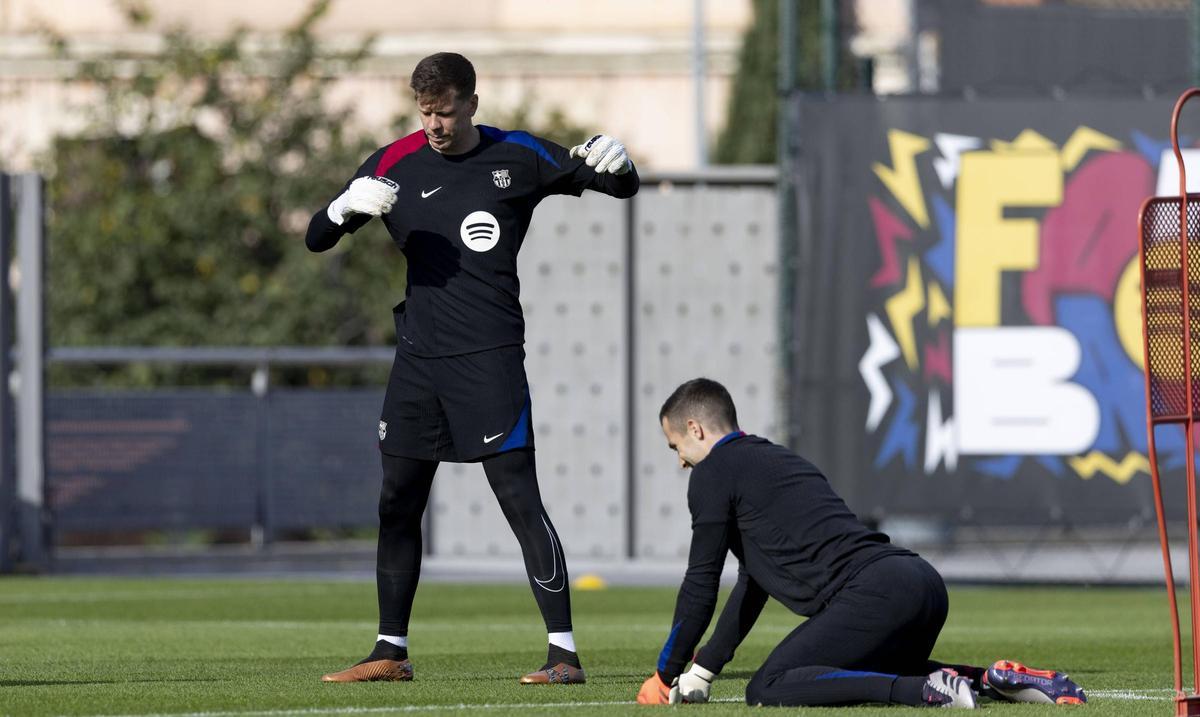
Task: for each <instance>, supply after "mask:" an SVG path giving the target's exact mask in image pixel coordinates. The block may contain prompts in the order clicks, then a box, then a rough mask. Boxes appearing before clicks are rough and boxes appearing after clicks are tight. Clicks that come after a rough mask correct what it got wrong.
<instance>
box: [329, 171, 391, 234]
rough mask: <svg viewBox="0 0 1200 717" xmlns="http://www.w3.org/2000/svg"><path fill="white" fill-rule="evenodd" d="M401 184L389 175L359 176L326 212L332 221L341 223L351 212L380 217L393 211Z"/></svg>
mask: <svg viewBox="0 0 1200 717" xmlns="http://www.w3.org/2000/svg"><path fill="white" fill-rule="evenodd" d="M399 191H400V185H399V184H396V183H395V182H393V181H392V180H390V179H388V178H387V177H359V178H358V179H356V180H354V181H353V182H351V183H350V187H349V188H348V189H346V191H345V192H343V193H342V195H341V196H340V197H338V198H337V199H335V200H333V203H331V204H330V205H329V209H328V210H327V211H326V213H327V214H328V215H329V219H330V221H332V222H333V223H334V224H337V225H339V226H340V225H341V223H342V222H344V221H346V218H347V217H349V216H350V215H351V214H370V215H371V216H373V217H378V216H381V215H383V214H387V213H388V212H390V211H392V205H393V204H395V203H396V193H397V192H399Z"/></svg>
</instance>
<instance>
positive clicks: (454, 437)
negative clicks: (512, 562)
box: [305, 52, 638, 684]
mask: <svg viewBox="0 0 1200 717" xmlns="http://www.w3.org/2000/svg"><path fill="white" fill-rule="evenodd" d="M411 86H412V89H413V92H414V94H415V98H416V103H417V108H418V110H419V111H420V115H421V125H422V130H421V131H419V132H414V133H413V134H410V135H408V136H407V137H403V138H401V139H398V140H396V141H395V142H393V143H391V144H389V145H387V146H385V147H381V148H380V149H379V150H377V151H376V152H375V153H374V154H372V155H371V156H370V157H369V158H368V159H367V161H366V162H364V163H363V165H362V166H361V167H359V169H358V171H357V172H356V173H355V175H354V178H353V179H352V180H351V181H350V182H349V183H348V184H347V185H346V187H345V189H344V190H343V191H342V193H341V194H339V195H338V196H337V198H335V199H334V200H333V201H332V202H331V203H330V204H329V206H328V208H326V209H322V210H321V211H319V212H317V214H316V215H315V216H313V218H312V221H311V222H310V223H309V226H308V234H307V236H306V237H305V241H306V243H307V245H308V248H309V249H310V250H312V251H315V252H321V251H325V250H327V249H330V248H332V247H333V246H334V245H335V244H336V243H337V242H338V240H339V239H340V238H341V237H342V236H343V235H345V234H348V233H353V232H355V231H357V230H358V229H359V228H360V227H362V226H363V225H364V224H366V223H367V222H368V221H370V220H371V218H372V217H379V218H380V219H381V220H382V221H383V223H384V226H386V227H387V229H388V232H389V233H390V234H391V235H392V238H393V239H394V240H395V241H396V244H397V245H398V246H399V247H400V249H401V251H403V252H404V254H405V257H406V258H407V260H408V284H407V287H406V289H405V292H404V293H405V296H404V301H402V302H401V303H400V304H399V305H397V306H396V308H395V309H393V313H394V315H395V322H396V335H397V338H398V341H397V350H396V358H395V362H394V363H393V365H392V371H391V375H390V377H389V379H388V387H387V394H386V397H385V398H384V402H383V411H382V414H381V415H380V419H379V448H380V451H381V452H382V454H383V455H382V458H383V486H382V489H381V491H380V497H379V546H378V554H377V558H376V584H377V589H378V598H379V635H378V637H377V640H376V643H375V648H374V650H373V651H372V652H371V654H370V655H368V656H367V657H366V659H364V660H362V661H361V662H359V663H358V664H356V665H354V666H352V667H350V668H348V669H345V670H342V671H341V672H335V673H332V674H328V675H325V676H324V677H323V678H322V679H323V680H325V681H327V682H361V681H369V680H411V679H412V675H413V670H412V663H411V662H409V659H408V621H409V615H410V614H411V612H412V603H413V596H414V594H415V593H416V589H417V580H418V578H419V576H420V569H421V552H422V547H421V516H422V514H423V513H424V512H425V505H426V503H427V502H428V499H429V489H430V486H431V484H432V482H433V475H434V472H435V471H436V470H437V466H438V463H439V462H440V461H454V462H482V463H483V469H484V472H485V473H486V474H487V479H488V483H489V484H490V485H491V487H492V491H493V492H494V493H495V494H496V499H497V500H498V501H499V503H500V507H501V509H502V510H503V511H504V516H505V518H507V519H508V523H509V526H510V527H511V528H512V530H513V533H514V534H516V536H517V541H518V542H519V543H520V545H521V554H522V555H523V556H524V559H525V569H526V571H527V573H528V575H529V585H530V588H532V590H533V595H534V598H535V599H536V601H537V604H538V608H539V609H540V610H541V613H542V618H543V619H544V621H545V623H546V630H547V632H548V633H549V635H548V640H549V646H548V654H547V658H546V664H545V665H544V666H543V667H542V668H541V669H540V670H537V671H534V672H532V673H530V674H528V675H525V676H524V677H522V678H521V680H520V681H521V682H522V683H524V684H537V683H562V684H568V683H581V682H583V681H584V672H583V669H582V668H581V665H580V662H579V657H578V655H577V653H576V650H575V642H574V636H573V634H572V627H571V597H570V587H569V585H568V582H567V566H566V563H565V562H564V559H563V549H562V545H561V543H560V542H559V540H558V534H557V533H556V532H555V530H554V525H553V524H552V523H551V522H550V517H549V516H548V515H546V510H545V508H544V507H543V506H542V499H541V495H540V493H539V491H538V482H537V473H536V472H535V469H534V456H533V448H534V445H533V422H532V418H531V410H532V409H531V400H530V395H529V386H528V383H527V382H526V378H525V367H524V357H525V352H524V349H523V348H522V344H523V343H524V340H525V320H524V317H523V316H522V314H521V303H520V299H519V296H520V282H519V280H518V279H517V252H518V251H520V249H521V243H522V241H523V240H524V238H525V232H526V230H527V229H528V227H529V222H530V219H531V217H532V215H533V210H534V208H535V207H537V205H538V202H540V201H541V200H542V199H544V198H545V197H547V196H549V195H551V194H571V195H574V196H579V195H580V194H582V193H583V190H585V189H593V190H596V191H600V192H604V193H605V194H608V195H611V196H614V197H620V198H627V197H632V196H633V195H634V194H636V193H637V190H638V175H637V172H636V170H635V169H634V167H633V163H632V162H631V161H630V160H629V156H628V154H626V152H625V148H624V146H623V145H622V144H621V143H620V142H617V141H616V140H614V139H612V138H611V137H607V136H605V135H597V136H595V137H593V138H592V139H591V140H590V141H589V142H588V143H587V144H584V145H580V146H577V147H575V148H573V149H571V150H570V151H567V150H566V149H565V148H563V147H560V146H559V145H557V144H554V143H553V142H549V141H546V140H544V139H540V138H538V137H534V136H533V135H530V134H528V133H526V132H520V131H505V130H500V129H496V128H494V127H487V126H484V125H475V124H473V123H472V121H471V118H472V117H474V115H475V111H476V109H478V107H479V97H478V96H477V95H476V94H475V69H474V68H473V67H472V66H471V63H470V62H469V61H468V60H467V59H466V58H465V57H463V56H462V55H457V54H453V53H445V52H443V53H438V54H436V55H431V56H429V57H426V58H425V59H423V60H421V61H420V62H419V63H418V64H417V67H416V69H414V70H413V74H412V82H411Z"/></svg>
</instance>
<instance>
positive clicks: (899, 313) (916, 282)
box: [884, 257, 925, 371]
mask: <svg viewBox="0 0 1200 717" xmlns="http://www.w3.org/2000/svg"><path fill="white" fill-rule="evenodd" d="M924 288H925V287H924V285H923V283H922V281H921V263H920V262H919V261H917V258H916V257H909V259H908V277H907V279H906V281H905V284H904V289H903V291H901V292H900V293H898V294H896V295H895V296H893V297H892V298H890V299H888V300H887V301H886V302H884V308H885V309H886V310H887V315H888V320H889V321H891V322H892V331H893V332H894V333H895V334H896V341H897V342H898V343H899V344H900V350H901V351H902V352H903V353H904V362H905V363H906V364H908V368H909V369H911V370H913V371H916V370H917V367H918V365H919V363H920V362H919V361H918V360H917V342H916V337H915V336H914V335H913V319H914V318H915V317H916V315H917V314H919V313H921V309H924V308H925V291H924Z"/></svg>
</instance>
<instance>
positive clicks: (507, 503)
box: [375, 450, 571, 636]
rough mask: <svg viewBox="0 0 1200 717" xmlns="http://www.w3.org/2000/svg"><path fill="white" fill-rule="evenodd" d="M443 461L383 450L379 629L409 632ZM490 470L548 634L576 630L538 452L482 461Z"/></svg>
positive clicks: (519, 452) (517, 452)
mask: <svg viewBox="0 0 1200 717" xmlns="http://www.w3.org/2000/svg"><path fill="white" fill-rule="evenodd" d="M437 467H438V464H437V461H426V460H418V459H415V458H401V457H398V456H389V455H387V454H386V453H385V454H383V488H382V490H381V491H380V494H379V546H378V552H377V554H376V568H375V576H376V588H377V591H378V595H379V632H380V634H382V635H399V636H405V635H408V620H409V616H410V615H411V614H412V604H413V596H414V595H415V594H416V592H417V581H418V580H419V579H420V573H421V554H422V544H421V516H422V515H423V514H424V512H425V506H426V504H427V503H428V502H429V489H430V486H432V485H433V474H434V473H435V472H436V471H437ZM483 470H484V472H485V473H486V474H487V479H488V483H489V484H490V485H491V487H492V492H493V493H495V494H496V500H497V501H499V503H500V508H501V510H503V511H504V517H505V518H506V519H507V520H508V525H509V527H511V528H512V531H513V534H514V535H516V536H517V542H518V543H519V544H520V546H521V555H522V556H524V558H525V572H526V573H527V574H528V576H529V586H530V588H531V589H532V590H533V597H534V599H536V600H537V604H538V609H540V610H541V612H542V619H543V620H544V621H545V623H546V631H547V632H568V631H570V630H571V589H570V585H569V583H568V580H567V564H566V559H565V557H564V555H563V549H562V543H560V542H559V540H558V533H557V532H555V530H554V525H553V523H551V522H550V517H549V516H548V515H546V509H545V508H544V507H543V506H542V496H541V492H540V491H539V490H538V483H537V471H536V470H535V468H534V461H533V451H531V450H515V451H508V452H507V453H500V454H497V455H494V456H490V457H488V458H485V459H484V460H483Z"/></svg>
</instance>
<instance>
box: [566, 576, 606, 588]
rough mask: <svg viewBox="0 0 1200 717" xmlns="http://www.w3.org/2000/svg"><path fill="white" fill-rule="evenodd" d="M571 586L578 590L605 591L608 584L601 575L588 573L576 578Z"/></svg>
mask: <svg viewBox="0 0 1200 717" xmlns="http://www.w3.org/2000/svg"><path fill="white" fill-rule="evenodd" d="M571 586H572V587H574V588H575V589H576V590H603V589H605V588H606V587H608V583H606V582H604V578H602V577H600V576H599V575H596V574H595V573H588V574H587V575H580V576H579V577H577V578H575V580H574V581H573V582H572V583H571Z"/></svg>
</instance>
